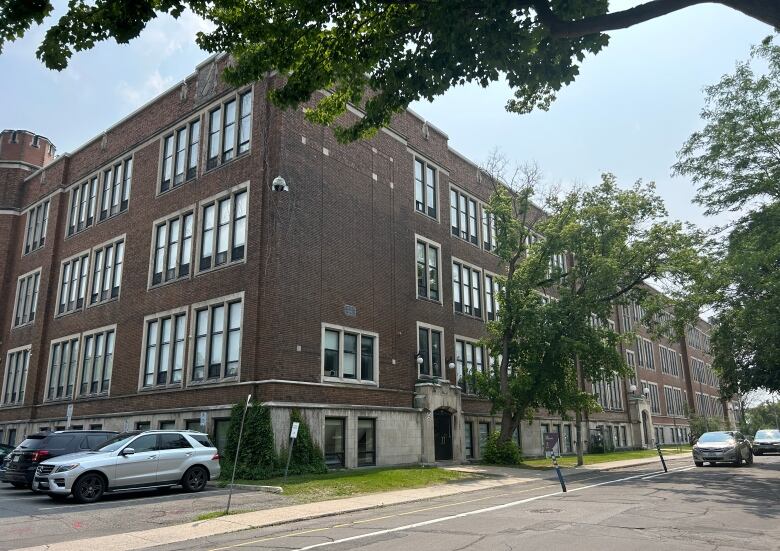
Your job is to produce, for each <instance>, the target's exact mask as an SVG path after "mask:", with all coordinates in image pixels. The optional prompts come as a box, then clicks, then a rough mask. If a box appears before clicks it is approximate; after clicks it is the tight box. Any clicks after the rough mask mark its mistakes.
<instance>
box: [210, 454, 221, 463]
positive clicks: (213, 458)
mask: <svg viewBox="0 0 780 551" xmlns="http://www.w3.org/2000/svg"><path fill="white" fill-rule="evenodd" d="M211 460H212V461H219V453H215V454H214V457H212V458H211Z"/></svg>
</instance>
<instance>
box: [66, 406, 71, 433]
mask: <svg viewBox="0 0 780 551" xmlns="http://www.w3.org/2000/svg"><path fill="white" fill-rule="evenodd" d="M66 416H67V417H68V419H67V421H65V428H66V429H69V428H70V421H71V419H73V404H68V411H67V413H66Z"/></svg>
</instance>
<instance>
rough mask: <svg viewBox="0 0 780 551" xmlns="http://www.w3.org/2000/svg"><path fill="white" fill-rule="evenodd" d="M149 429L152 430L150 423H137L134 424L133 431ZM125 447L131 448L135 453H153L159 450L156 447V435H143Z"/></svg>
mask: <svg viewBox="0 0 780 551" xmlns="http://www.w3.org/2000/svg"><path fill="white" fill-rule="evenodd" d="M151 428H152V423H151V422H149V421H138V422H137V423H136V424H135V430H149V429H151ZM127 447H128V448H133V451H135V453H145V452H153V451H157V450H159V449H160V448H159V446H158V445H157V435H156V434H144V435H142V436H139V437H138V438H136V439H135V440H133V441H132V442H130V445H129V446H127Z"/></svg>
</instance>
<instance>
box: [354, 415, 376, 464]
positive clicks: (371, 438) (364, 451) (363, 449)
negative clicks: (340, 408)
mask: <svg viewBox="0 0 780 551" xmlns="http://www.w3.org/2000/svg"><path fill="white" fill-rule="evenodd" d="M357 437H358V440H357V452H358V456H357V464H358V467H368V466H371V465H376V421H375V420H374V419H358V434H357Z"/></svg>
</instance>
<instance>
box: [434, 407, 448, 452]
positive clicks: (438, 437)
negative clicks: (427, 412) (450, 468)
mask: <svg viewBox="0 0 780 551" xmlns="http://www.w3.org/2000/svg"><path fill="white" fill-rule="evenodd" d="M433 438H434V440H435V443H436V446H435V450H436V461H447V460H450V459H452V415H451V414H450V413H449V412H448V411H445V410H443V409H437V410H436V411H434V412H433Z"/></svg>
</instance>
